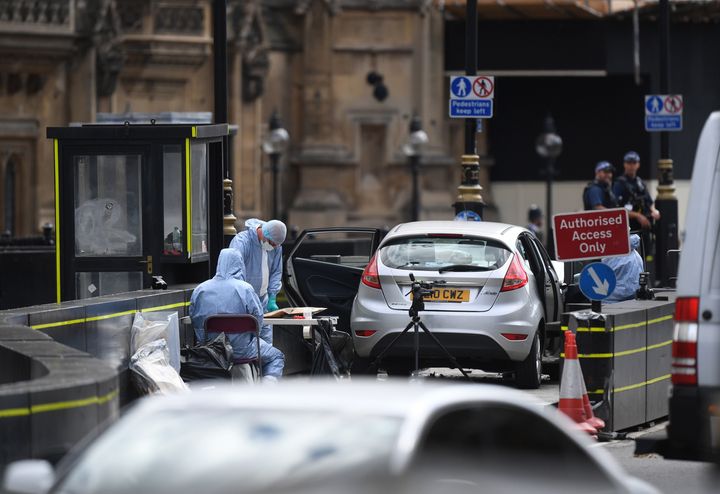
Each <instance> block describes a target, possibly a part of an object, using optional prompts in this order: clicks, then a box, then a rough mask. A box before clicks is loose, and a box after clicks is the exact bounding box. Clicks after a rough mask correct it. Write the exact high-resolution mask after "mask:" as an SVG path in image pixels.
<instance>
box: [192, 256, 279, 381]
mask: <svg viewBox="0 0 720 494" xmlns="http://www.w3.org/2000/svg"><path fill="white" fill-rule="evenodd" d="M215 314H250V315H253V316H255V318H256V319H257V320H258V322H259V323H260V324H262V321H263V310H262V305H260V300H259V299H258V296H257V295H256V294H255V291H254V290H253V288H252V286H250V284H249V283H247V282H246V281H244V266H243V262H242V257H241V256H240V253H238V252H237V251H236V250H234V249H223V250H222V251H220V257H219V258H218V265H217V273H216V274H215V276H214V277H213V278H211V279H209V280H207V281H205V282H203V283H201V284H200V285H198V286H197V287H196V288H195V290H194V291H193V294H192V297H191V298H190V318H191V319H192V323H193V328H194V329H195V336H196V337H197V341H198V342H200V343H203V342H205V341H206V336H207V339H211V338H214V337H215V336H217V334H215V333H210V334H208V335H205V330H204V327H205V319H207V318H208V317H209V316H212V315H215ZM227 336H228V341H229V342H230V344H231V345H232V347H233V358H234V359H235V360H239V359H247V358H253V357H255V356H256V355H257V345H256V343H255V336H254V335H252V334H250V333H244V334H229V335H227ZM260 358H261V360H262V368H263V376H270V377H275V378H279V377H280V376H282V372H283V367H284V366H285V356H284V355H283V353H282V352H281V351H280V350H278V349H277V348H275V347H274V346H272V345H271V344H270V343H268V342H267V341H265V340H263V339H261V340H260Z"/></svg>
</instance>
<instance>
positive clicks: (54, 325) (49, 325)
mask: <svg viewBox="0 0 720 494" xmlns="http://www.w3.org/2000/svg"><path fill="white" fill-rule="evenodd" d="M189 305H190V302H177V303H174V304H167V305H159V306H156V307H147V308H145V309H140V310H139V311H137V310H135V309H132V310H125V311H122V312H113V313H112V314H103V315H101V316H91V317H83V318H80V319H70V320H67V321H56V322H49V323H45V324H36V325H34V326H30V327H31V328H32V329H45V328H57V327H59V326H70V325H71V324H82V323H85V322H93V321H102V320H104V319H112V318H113V317H122V316H127V315H129V314H135V313H136V312H154V311H158V310H165V309H176V308H180V307H188V306H189Z"/></svg>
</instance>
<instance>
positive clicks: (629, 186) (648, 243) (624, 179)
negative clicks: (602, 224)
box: [613, 151, 660, 270]
mask: <svg viewBox="0 0 720 494" xmlns="http://www.w3.org/2000/svg"><path fill="white" fill-rule="evenodd" d="M623 167H624V168H625V173H624V174H623V175H620V176H619V177H618V178H617V180H615V183H614V184H613V192H614V194H615V195H616V196H617V198H618V203H619V204H620V207H624V208H625V209H627V210H628V212H629V216H630V231H633V232H637V233H639V234H640V237H641V238H642V253H643V257H644V258H645V260H646V261H647V262H648V265H649V266H653V264H652V261H653V259H654V255H653V251H654V244H655V242H654V239H653V232H652V227H653V221H655V220H659V219H660V212H659V211H658V210H657V209H655V206H654V203H653V200H652V197H650V192H649V191H648V188H647V186H646V185H645V182H643V181H642V179H641V178H640V177H639V176H638V169H639V168H640V155H639V154H637V153H636V152H635V151H628V152H627V153H625V156H624V157H623ZM648 269H651V270H652V268H648Z"/></svg>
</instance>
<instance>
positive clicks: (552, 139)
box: [535, 115, 562, 257]
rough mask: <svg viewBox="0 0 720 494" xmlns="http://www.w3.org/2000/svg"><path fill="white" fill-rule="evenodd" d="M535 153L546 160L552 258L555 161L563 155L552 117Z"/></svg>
mask: <svg viewBox="0 0 720 494" xmlns="http://www.w3.org/2000/svg"><path fill="white" fill-rule="evenodd" d="M535 151H536V152H537V154H539V155H540V156H541V157H542V158H545V171H544V174H545V184H546V186H545V226H546V232H547V235H546V236H545V238H546V239H547V243H546V246H547V250H548V252H549V253H550V256H552V257H555V242H554V241H553V232H552V226H551V225H550V222H551V221H552V185H553V179H554V178H555V175H556V173H557V170H556V169H555V160H556V159H557V157H558V156H560V153H562V138H561V137H560V136H559V135H557V134H556V133H555V120H553V117H552V115H548V116H547V117H546V118H545V124H544V128H543V133H542V134H540V135H539V136H538V137H537V139H536V140H535Z"/></svg>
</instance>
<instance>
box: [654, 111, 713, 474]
mask: <svg viewBox="0 0 720 494" xmlns="http://www.w3.org/2000/svg"><path fill="white" fill-rule="evenodd" d="M687 211H688V213H687V218H686V220H685V228H686V231H685V241H684V242H683V245H682V252H681V253H680V266H679V268H678V281H677V295H678V298H677V301H676V302H675V333H674V337H673V347H672V383H673V387H672V394H671V397H670V425H669V426H668V442H667V443H666V446H667V449H666V450H665V451H663V453H664V454H665V456H666V457H667V458H685V459H698V460H699V459H711V458H717V455H718V452H719V447H720V444H719V443H720V410H719V408H718V407H719V405H720V112H714V113H712V114H711V115H710V117H709V118H708V120H707V122H706V123H705V127H704V128H703V131H702V134H700V140H699V141H698V147H697V154H696V155H695V164H694V167H693V176H692V183H691V189H690V199H689V201H688V208H687Z"/></svg>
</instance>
